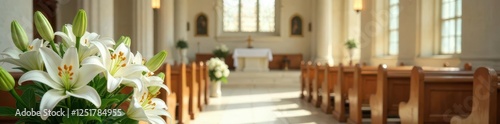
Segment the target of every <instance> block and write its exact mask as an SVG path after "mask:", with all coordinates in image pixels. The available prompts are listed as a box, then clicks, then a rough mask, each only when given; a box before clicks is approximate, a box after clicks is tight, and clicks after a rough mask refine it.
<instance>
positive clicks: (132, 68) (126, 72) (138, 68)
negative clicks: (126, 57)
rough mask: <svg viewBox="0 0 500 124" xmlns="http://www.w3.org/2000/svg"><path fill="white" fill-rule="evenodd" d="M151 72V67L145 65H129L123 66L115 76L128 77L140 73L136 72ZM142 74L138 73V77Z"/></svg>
mask: <svg viewBox="0 0 500 124" xmlns="http://www.w3.org/2000/svg"><path fill="white" fill-rule="evenodd" d="M143 71H145V72H149V69H148V68H147V67H146V66H144V65H129V66H125V67H123V68H121V69H120V70H119V71H117V72H116V73H115V75H114V76H119V77H127V78H132V77H130V76H132V75H133V74H140V73H136V72H141V73H142V72H143ZM139 76H140V75H136V77H139Z"/></svg>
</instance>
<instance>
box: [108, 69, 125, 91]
mask: <svg viewBox="0 0 500 124" xmlns="http://www.w3.org/2000/svg"><path fill="white" fill-rule="evenodd" d="M107 75H108V76H107V79H108V82H107V88H108V92H110V93H111V92H113V91H114V90H115V89H116V88H118V86H120V83H121V82H122V80H123V78H114V77H113V76H112V75H111V74H110V73H109V72H107Z"/></svg>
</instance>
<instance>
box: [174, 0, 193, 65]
mask: <svg viewBox="0 0 500 124" xmlns="http://www.w3.org/2000/svg"><path fill="white" fill-rule="evenodd" d="M174 11H175V15H174V16H175V20H174V21H175V27H174V29H175V36H174V40H175V41H174V43H175V42H176V41H178V40H181V39H183V40H186V41H187V40H188V39H187V22H188V21H187V11H188V10H187V0H175V10H174ZM191 27H193V26H191ZM174 46H175V45H174ZM189 47H194V46H189ZM174 51H175V52H176V53H175V55H177V58H178V60H177V61H180V59H181V58H182V57H180V55H179V54H180V53H179V51H177V50H174Z"/></svg>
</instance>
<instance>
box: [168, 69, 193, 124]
mask: <svg viewBox="0 0 500 124" xmlns="http://www.w3.org/2000/svg"><path fill="white" fill-rule="evenodd" d="M165 76H166V77H168V76H171V77H169V78H170V79H171V81H172V85H171V87H170V88H171V92H172V93H175V94H176V95H177V98H176V100H177V112H176V115H175V116H176V117H177V118H176V120H177V121H178V123H179V124H184V123H189V121H190V117H189V116H190V115H189V107H188V106H189V92H190V91H189V87H188V84H187V75H186V65H185V64H181V65H175V66H173V67H172V73H171V74H170V75H165ZM167 79H168V78H167Z"/></svg>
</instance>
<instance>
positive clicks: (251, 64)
mask: <svg viewBox="0 0 500 124" xmlns="http://www.w3.org/2000/svg"><path fill="white" fill-rule="evenodd" d="M233 59H234V67H236V71H269V61H272V60H273V54H272V52H271V49H267V48H250V49H247V48H236V49H234V52H233Z"/></svg>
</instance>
